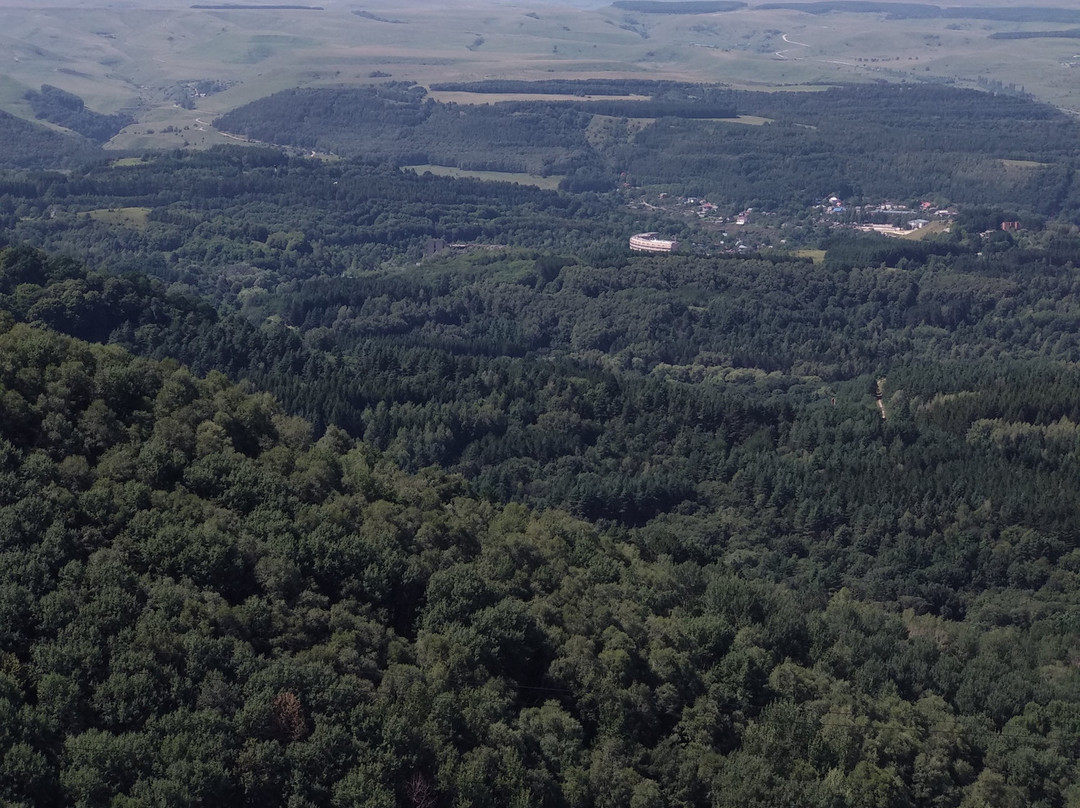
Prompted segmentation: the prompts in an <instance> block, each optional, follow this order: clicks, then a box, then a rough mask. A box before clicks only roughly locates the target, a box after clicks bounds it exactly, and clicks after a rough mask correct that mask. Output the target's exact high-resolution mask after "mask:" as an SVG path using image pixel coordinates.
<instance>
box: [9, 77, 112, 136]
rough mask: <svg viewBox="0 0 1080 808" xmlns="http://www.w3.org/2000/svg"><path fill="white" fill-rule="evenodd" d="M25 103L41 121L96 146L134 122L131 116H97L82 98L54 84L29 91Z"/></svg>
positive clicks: (99, 114)
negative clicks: (62, 128)
mask: <svg viewBox="0 0 1080 808" xmlns="http://www.w3.org/2000/svg"><path fill="white" fill-rule="evenodd" d="M26 100H27V101H29V102H30V106H31V108H32V109H33V110H34V114H35V115H37V117H38V118H43V119H44V120H47V121H49V122H50V123H55V124H56V125H58V126H63V127H64V128H65V129H70V130H71V131H72V132H76V133H78V134H80V135H82V136H83V137H85V138H88V139H89V140H92V141H94V142H95V143H104V142H105V141H107V140H109V139H110V138H111V137H112V136H113V135H115V134H116V133H117V132H119V131H120V130H121V129H123V128H124V127H125V126H127V125H128V124H130V123H132V121H133V119H132V117H131V116H130V115H123V114H117V115H103V114H101V113H100V112H94V111H93V110H92V109H89V108H87V106H86V104H85V103H84V102H83V100H82V99H81V98H80V97H79V96H77V95H75V94H74V93H69V92H67V91H66V90H61V89H60V88H59V87H54V86H52V85H51V84H42V85H41V90H40V92H39V91H37V90H27V92H26Z"/></svg>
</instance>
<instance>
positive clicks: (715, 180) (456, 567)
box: [0, 84, 1080, 808]
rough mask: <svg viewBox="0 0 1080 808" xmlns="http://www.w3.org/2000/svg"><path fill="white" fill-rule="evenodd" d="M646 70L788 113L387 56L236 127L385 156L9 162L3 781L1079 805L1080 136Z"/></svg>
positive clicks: (229, 792) (961, 111)
mask: <svg viewBox="0 0 1080 808" xmlns="http://www.w3.org/2000/svg"><path fill="white" fill-rule="evenodd" d="M642 89H644V88H643V87H642V86H638V87H637V89H636V90H634V93H635V94H636V93H637V92H640V91H641V90H642ZM563 91H566V92H571V93H572V91H571V90H568V89H567V90H563ZM596 91H598V87H595V88H592V89H590V92H596ZM610 94H618V93H617V92H612V93H610ZM649 94H650V95H651V100H650V101H648V102H642V103H645V104H653V105H672V106H673V107H678V106H680V105H683V104H689V105H691V106H693V105H695V104H706V105H708V104H711V105H715V106H717V107H719V106H722V105H730V106H733V107H734V108H735V109H736V110H737V111H738V112H739V113H740V114H752V115H758V116H761V117H764V118H769V119H771V120H772V121H773V122H772V123H767V124H765V125H763V126H747V125H745V124H734V123H725V122H721V121H711V120H701V119H699V118H695V117H694V116H692V115H691V116H688V117H667V118H659V119H657V120H656V121H655V122H653V123H652V124H651V125H649V126H647V127H645V128H643V129H640V131H638V130H633V127H630V126H629V125H628V123H624V122H622V121H621V119H620V118H617V117H612V116H599V117H600V118H603V120H600V124H602V125H598V123H597V116H594V115H593V114H592V113H590V112H588V111H587V110H588V107H585V106H583V102H582V103H579V102H574V103H571V104H566V105H551V104H548V103H546V102H545V103H543V104H539V105H536V106H532V105H530V104H526V103H523V102H514V103H512V104H497V105H491V106H488V107H479V108H455V107H452V106H450V105H442V104H437V103H435V102H433V101H431V100H429V99H428V98H426V96H425V94H424V91H423V90H422V88H417V87H415V86H413V85H409V84H390V85H382V86H381V87H380V88H372V89H370V90H364V91H358V92H357V93H354V94H351V95H350V94H345V93H342V92H338V91H330V92H324V91H303V92H301V91H297V92H295V93H293V94H291V95H283V96H278V97H272V98H271V99H268V100H267V101H266V102H265V104H266V106H259V105H252V106H250V107H248V108H246V109H244V110H240V111H238V112H237V113H236V114H237V115H238V116H239V117H238V118H237V120H244V119H246V120H248V121H249V122H251V124H252V125H253V126H255V125H260V126H261V125H269V124H271V123H272V122H273V118H272V117H271V112H272V114H273V115H278V114H282V115H284V114H285V112H287V111H289V110H292V111H294V112H295V111H302V113H303V114H304V115H309V116H312V117H311V118H310V119H309V120H307V121H305V120H303V119H301V118H299V117H297V118H286V119H283V120H282V122H281V123H280V124H279V130H278V131H277V132H276V133H274V132H267V133H265V136H262V135H260V134H259V133H254V132H253V136H254V137H259V139H267V140H275V141H277V142H285V141H288V140H290V138H294V137H295V138H299V137H301V135H303V132H305V131H307V130H306V129H305V127H308V126H309V124H311V125H312V126H314V123H313V122H315V121H322V122H323V123H326V122H328V121H331V120H332V121H333V125H332V126H329V125H327V126H326V127H325V133H326V137H328V138H341V140H340V141H339V142H340V143H342V144H346V145H347V144H352V145H351V146H349V147H348V148H355V149H356V150H357V153H360V152H361V151H362V153H363V157H362V158H348V159H340V160H336V161H329V162H323V161H320V160H315V159H309V158H301V157H295V156H294V157H290V156H287V155H286V154H284V153H282V152H281V151H279V150H277V149H273V148H261V147H230V148H218V149H214V150H210V151H208V152H204V153H182V152H171V153H163V154H146V155H143V156H141V157H140V158H129V159H126V160H123V161H119V162H109V161H106V160H104V159H103V158H102V157H101V156H100V152H95V151H93V150H91V151H88V152H87V154H88V155H97V156H96V158H95V157H89V159H87V160H86V161H85V162H81V163H75V162H72V163H68V164H67V165H66V166H61V165H59V164H55V165H52V166H49V168H50V169H53V170H42V167H43V165H47V164H42V165H38V164H35V163H34V162H32V160H33V159H37V156H35V153H34V151H33V149H32V148H28V149H27V150H26V151H25V152H24V155H25V157H24V158H21V159H27V160H29V161H30V162H27V163H26V164H25V165H26V168H27V169H29V170H20V171H5V172H4V173H2V174H0V802H2V803H4V804H11V805H18V806H39V805H80V806H98V805H101V806H142V805H170V806H171V805H200V804H218V803H223V802H226V801H231V802H235V803H237V804H243V805H252V806H256V805H258V806H265V805H282V806H290V808H293V807H295V806H343V807H344V806H372V807H373V808H374V807H375V806H380V807H385V808H390V807H391V806H395V808H396V806H402V807H403V808H441V806H447V807H449V806H462V807H464V806H506V805H518V806H525V805H530V806H532V805H542V806H553V807H555V806H566V807H567V808H569V806H575V808H576V807H577V806H580V807H581V808H607V807H608V806H610V807H611V808H617V807H618V808H622V807H623V806H631V807H632V808H654V807H655V808H691V807H694V808H697V806H702V807H704V806H716V807H717V808H720V807H726V806H738V807H739V808H747V806H750V807H759V808H776V806H782V805H806V806H821V808H878V806H881V807H882V808H915V807H916V806H919V807H920V808H921V806H935V807H937V808H982V807H983V806H987V807H989V806H994V807H995V808H997V806H1016V808H1019V806H1037V807H1038V808H1076V806H1078V805H1080V790H1078V787H1077V786H1076V783H1077V782H1080V771H1078V768H1077V766H1078V764H1077V761H1078V760H1080V668H1078V666H1077V662H1078V660H1080V577H1078V576H1080V543H1078V539H1080V534H1078V526H1080V498H1078V497H1077V495H1076V494H1077V491H1078V490H1080V370H1078V368H1077V364H1076V360H1077V356H1080V275H1078V270H1077V267H1078V266H1080V235H1078V230H1077V227H1078V224H1080V220H1078V218H1077V217H1078V211H1077V205H1076V201H1077V197H1076V190H1075V189H1074V172H1075V155H1074V149H1073V147H1072V143H1074V142H1075V136H1076V130H1075V124H1073V123H1072V122H1071V121H1070V120H1069V119H1067V118H1065V117H1063V116H1062V115H1060V114H1059V113H1057V112H1055V111H1054V110H1052V109H1049V108H1047V107H1043V106H1039V105H1036V104H1032V103H1031V102H1029V101H1026V100H1023V99H1018V98H1011V97H1004V96H995V95H991V94H986V93H984V94H980V93H968V92H959V91H956V90H952V89H949V88H938V87H920V86H904V87H876V86H872V87H864V88H837V89H835V90H831V91H828V92H827V93H825V94H810V93H777V94H772V95H768V94H756V93H736V92H733V91H730V90H728V89H726V88H721V87H712V88H695V87H693V86H691V85H677V84H665V85H663V86H658V87H654V88H653V91H652V92H650V93H649ZM815 96H816V97H815ZM943 111H944V114H943ZM244 116H247V117H246V118H244ZM320 116H321V117H320ZM364 116H367V117H368V118H369V119H370V120H368V121H367V122H366V123H365V122H363V121H359V122H358V117H359V118H363V117H364ZM537 116H539V117H542V118H545V123H544V124H543V126H541V127H539V128H537V129H535V130H533V129H532V123H530V121H532V120H533V119H534V118H535V117H537ZM451 118H453V119H454V120H455V121H456V123H455V124H454V127H458V128H456V129H455V128H454V127H448V128H442V127H441V124H439V122H440V121H443V122H447V121H450V120H451ZM513 120H518V122H519V123H520V124H521V128H520V129H516V128H514V126H511V125H509V124H508V125H507V126H506V127H505V130H504V131H501V132H498V133H497V135H492V134H490V132H489V130H492V129H499V128H500V127H502V125H503V122H506V121H513ZM429 121H434V122H435V123H436V124H439V125H437V126H436V125H431V126H429V125H428V122H429ZM2 123H3V120H2V119H0V124H2ZM23 124H25V122H20V126H22V125H23ZM25 126H30V127H32V126H33V125H32V124H25ZM425 126H429V128H427V129H425ZM365 127H366V128H365ZM468 127H475V129H468ZM620 127H622V133H620ZM467 129H468V131H466V130H467ZM632 130H633V131H632ZM12 131H13V132H15V134H16V136H17V137H20V138H24V140H23V141H22V142H26V141H27V136H26V132H28V131H38V129H37V128H34V129H33V130H26V129H24V128H15V129H13V130H12ZM42 131H43V130H42ZM283 133H284V135H283ZM417 133H420V134H417ZM435 133H440V134H439V137H443V136H445V137H446V140H445V142H444V141H442V140H438V139H437V138H436V137H435ZM368 135H370V140H369V142H368V144H369V145H368V148H362V146H361V143H362V138H363V137H366V136H368ZM526 135H528V137H526ZM58 137H59V135H58ZM481 137H486V138H488V139H487V140H483V139H477V138H481ZM425 138H427V140H425ZM64 142H65V143H74V142H75V141H73V140H65V141H64ZM83 142H84V143H87V142H86V141H83ZM328 142H329V141H319V142H318V143H311V144H308V143H301V144H298V145H304V146H305V147H310V148H316V147H318V148H327V147H328V146H327V143H328ZM929 142H933V143H934V144H936V146H935V148H934V149H933V150H931V149H928V148H927V145H926V144H927V143H929ZM418 144H420V145H423V148H424V149H436V148H438V149H442V150H443V151H442V152H440V153H441V154H445V155H447V156H448V157H447V159H448V160H458V161H459V162H464V163H469V162H471V161H474V160H475V161H479V160H480V159H481V158H483V159H485V160H487V161H488V162H487V164H488V165H491V166H496V165H497V166H501V167H506V166H507V165H509V164H511V163H514V162H515V161H518V163H517V164H518V165H520V166H525V165H526V164H528V163H530V161H534V160H539V161H540V164H541V167H542V168H545V167H546V169H547V170H553V169H554V168H556V167H559V166H561V167H562V170H566V171H567V172H568V174H569V176H568V178H567V179H568V181H567V182H566V183H565V184H564V190H562V191H559V192H555V191H543V190H540V189H538V188H533V187H530V186H526V185H517V184H510V183H491V182H480V181H478V180H457V179H450V178H446V177H435V176H431V175H426V176H418V175H416V174H415V173H413V172H410V171H402V170H400V168H399V165H400V164H402V163H405V162H410V161H411V160H413V159H417V160H418V159H419V158H420V157H423V158H425V162H426V161H427V160H430V159H433V152H432V151H425V152H424V153H423V154H417V153H414V151H413V150H414V149H416V148H417V146H418ZM424 144H426V145H424ZM28 145H29V144H28ZM87 148H88V149H89V148H90V147H89V145H87ZM341 151H342V153H343V154H348V153H349V151H348V149H347V148H343V149H341ZM64 154H65V155H67V154H71V155H72V159H73V160H74V157H75V155H76V154H77V152H76V151H72V152H64ZM65 159H67V158H66V157H65ZM61 167H66V168H67V169H68V170H56V169H59V168H61ZM617 183H618V184H619V185H620V186H622V188H621V190H619V191H612V190H610V189H612V188H614V187H615V185H616V184H617ZM582 185H584V186H586V187H589V188H591V189H595V190H587V191H585V192H576V191H574V190H573V189H574V188H575V187H580V186H582ZM637 185H640V186H644V187H642V188H639V187H636V186H637ZM665 188H667V189H671V190H680V191H683V192H686V191H690V190H693V191H694V193H699V194H700V193H701V192H702V191H707V192H708V194H709V197H710V199H715V200H716V201H718V202H719V203H721V204H723V205H727V206H729V210H731V211H734V210H742V209H743V208H744V207H747V206H751V205H752V206H754V207H757V206H759V205H760V206H764V207H766V208H767V209H768V210H769V212H770V213H773V212H779V215H778V216H776V217H774V219H775V221H774V222H773V219H767V221H769V222H771V223H770V224H768V226H767V228H765V227H763V228H762V232H766V231H767V230H769V229H771V232H772V233H773V234H774V235H775V238H774V239H773V240H774V242H775V244H776V247H775V248H772V249H762V250H760V251H745V252H744V253H743V254H736V253H725V252H721V250H720V248H721V247H722V246H723V245H721V244H720V242H719V239H720V238H722V237H724V238H726V237H727V234H726V233H722V232H720V231H719V230H718V229H714V230H708V229H707V226H706V225H705V224H699V223H698V220H697V217H696V216H694V215H693V213H692V212H691V213H689V215H682V214H680V213H678V211H679V210H682V209H683V208H685V206H682V203H681V202H680V203H678V205H676V206H674V207H671V208H669V209H666V210H665V209H662V208H661V207H660V206H657V205H654V206H653V207H651V208H649V207H646V206H645V205H642V204H641V201H642V200H643V199H650V200H653V201H655V202H657V203H659V202H660V201H661V200H660V195H659V191H660V190H661V189H665ZM695 189H699V190H695ZM830 194H840V195H842V196H844V197H845V199H846V200H849V201H850V200H859V199H868V200H869V199H874V198H875V197H877V198H892V199H895V200H901V201H905V202H907V203H909V204H912V203H915V202H917V201H919V200H920V199H922V198H924V195H925V196H929V197H931V198H933V199H935V200H938V201H939V203H941V204H945V203H948V204H950V205H955V206H956V207H957V208H958V212H957V214H956V215H955V216H953V217H951V219H950V226H949V228H948V230H947V231H945V229H944V228H940V230H941V232H938V233H936V234H932V235H928V236H925V237H924V238H922V239H921V240H897V239H888V238H884V237H881V236H877V235H872V234H860V233H856V232H854V231H852V230H848V229H846V228H843V227H840V226H839V225H838V224H836V223H835V221H830V220H828V219H827V218H826V217H825V214H824V213H822V212H821V210H820V208H815V207H814V205H815V204H817V203H818V202H820V201H821V200H822V199H823V198H824V197H827V196H828V195H830ZM629 202H633V203H634V204H635V205H637V208H636V209H631V207H629V206H628V204H627V203H629ZM650 204H651V203H650ZM680 206H682V207H680ZM1002 221H1021V222H1022V223H1023V228H1022V229H1021V230H1019V231H1008V232H1007V231H1004V230H1002V229H1001V227H1000V225H1001V222H1002ZM644 230H664V231H665V232H670V233H672V234H674V235H678V236H679V237H680V239H684V240H685V241H686V242H688V243H697V244H699V245H701V248H700V249H695V250H692V251H690V252H689V253H687V254H676V255H636V254H631V253H629V252H628V250H627V247H626V238H627V236H628V234H630V233H633V232H639V231H644ZM451 243H459V244H464V245H465V246H459V247H454V248H450V247H448V245H449V244H451ZM808 246H809V247H816V248H820V251H821V253H820V254H815V256H816V259H817V260H816V261H815V260H812V259H811V258H810V257H803V256H801V255H800V254H797V253H796V252H795V250H796V249H797V248H799V247H808ZM781 248H782V249H781Z"/></svg>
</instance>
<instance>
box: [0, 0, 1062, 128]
mask: <svg viewBox="0 0 1080 808" xmlns="http://www.w3.org/2000/svg"><path fill="white" fill-rule="evenodd" d="M312 5H316V4H312ZM317 5H320V6H323V7H324V8H323V10H321V11H315V10H282V9H277V10H210V9H193V8H190V7H189V6H188V5H186V4H181V3H164V2H163V3H154V4H146V3H140V4H138V7H136V8H128V9H125V10H124V12H123V13H122V14H117V13H116V10H115V9H113V8H100V7H96V4H95V3H89V2H82V3H76V4H75V7H74V8H72V7H71V4H65V7H63V8H61V7H59V6H53V5H50V4H36V5H35V7H34V10H33V12H32V13H31V12H30V11H29V10H28V9H27V8H26V7H24V6H22V7H20V6H18V5H16V4H14V3H4V4H0V31H3V34H2V35H0V46H2V47H4V48H5V49H6V50H7V51H8V52H10V53H11V55H12V59H11V60H10V61H8V62H7V63H6V65H5V67H4V73H3V74H0V109H5V110H8V111H10V112H12V113H14V114H16V115H23V116H28V115H29V114H31V113H30V111H29V108H28V106H27V105H26V103H25V102H24V101H23V100H22V95H23V93H24V92H25V91H27V90H36V89H38V88H39V87H40V86H41V85H42V84H51V85H55V86H58V87H60V88H62V89H63V90H66V91H68V92H72V93H75V94H76V95H79V96H80V97H82V98H83V99H84V100H85V101H86V105H87V107H88V108H89V109H91V110H93V111H95V112H99V113H102V114H114V113H117V112H121V111H126V112H131V113H133V114H134V115H135V116H136V118H137V123H136V124H134V125H133V126H131V127H128V128H127V129H126V130H125V131H124V132H122V133H121V134H120V135H118V136H117V137H116V138H115V139H114V141H113V143H112V145H113V146H114V147H122V148H123V147H134V148H147V147H154V146H162V147H175V146H180V145H183V144H184V142H185V141H186V142H187V143H188V145H193V146H205V145H212V144H213V143H215V142H222V141H223V140H224V138H223V137H222V136H220V135H218V134H216V133H213V132H210V131H207V130H208V129H209V127H207V126H206V124H205V121H208V120H211V119H212V118H213V117H215V116H217V115H219V114H221V113H223V112H226V111H228V110H230V109H233V108H235V107H237V106H240V105H242V104H244V103H247V102H249V101H252V100H254V99H256V98H260V97H263V96H265V95H269V94H270V93H272V92H275V91H278V90H282V89H286V88H290V87H298V86H327V85H341V84H359V83H370V82H371V81H378V80H381V79H378V78H372V76H373V75H375V76H384V74H389V75H390V77H392V78H394V79H408V80H414V81H419V82H422V83H430V82H433V81H446V80H475V79H481V78H488V77H493V76H498V77H515V78H531V79H537V78H550V77H557V76H565V77H583V76H609V77H620V76H625V77H635V76H647V77H649V78H669V79H677V80H691V81H714V82H715V81H720V82H725V83H728V84H731V85H732V86H734V87H747V88H768V87H778V86H787V85H801V84H811V85H820V84H827V83H831V82H836V81H852V80H854V81H875V80H885V81H918V82H923V81H932V82H947V83H953V84H957V85H959V86H976V84H977V83H978V82H980V81H981V82H982V83H983V84H984V85H986V86H991V87H1001V88H1005V89H1008V88H1010V86H1011V87H1013V88H1015V89H1016V90H1019V89H1020V88H1023V90H1025V91H1026V92H1028V93H1032V94H1034V95H1035V96H1037V97H1039V98H1041V99H1043V100H1046V101H1049V102H1051V103H1053V104H1055V105H1059V106H1063V107H1068V108H1080V90H1078V89H1077V87H1076V83H1075V82H1074V81H1072V73H1071V67H1070V65H1072V64H1073V63H1074V55H1075V53H1074V51H1075V48H1074V47H1073V45H1072V44H1070V40H1069V39H1067V38H1038V39H1025V38H1021V39H991V38H990V36H991V34H996V33H1007V34H1013V33H1017V32H1021V33H1022V32H1030V31H1047V30H1049V29H1054V28H1067V27H1069V25H1068V24H1067V23H1052V22H1051V23H1048V22H1045V21H1038V20H1033V21H1020V22H1017V21H1012V20H996V19H969V18H965V17H963V16H955V17H950V18H949V19H939V18H931V19H923V18H917V17H916V18H904V19H899V18H895V15H889V14H883V13H866V12H859V11H856V10H852V9H853V8H857V6H856V5H852V6H850V7H849V6H838V7H837V8H839V9H840V10H835V11H832V12H830V13H829V14H828V16H827V20H828V24H827V26H826V25H823V24H822V22H823V20H825V19H826V17H825V16H823V15H822V14H814V13H809V11H808V10H803V9H800V8H779V9H777V8H774V9H760V8H757V7H756V6H750V7H747V8H743V9H739V10H736V11H728V12H721V13H714V14H650V13H642V12H639V11H630V10H627V9H620V8H614V7H603V8H593V9H575V8H570V7H566V6H562V5H559V6H551V5H546V4H542V3H536V4H534V5H528V6H525V5H520V4H516V5H513V6H508V5H495V4H492V5H490V6H486V5H470V6H468V7H456V6H451V7H447V8H442V9H440V11H439V13H438V15H434V14H432V13H431V9H430V8H429V7H427V6H424V5H422V4H414V5H408V4H406V5H404V6H402V5H400V4H395V5H393V6H372V7H365V8H356V7H354V6H353V5H352V4H347V3H340V2H337V3H319V4H317ZM808 8H809V7H808ZM357 11H360V12H362V13H356V12H357ZM1044 16H1045V15H1044ZM384 77H385V76H384ZM199 82H214V83H216V86H215V88H214V89H213V91H211V92H203V91H202V90H200V87H199V86H198V83H199ZM203 89H205V86H204V87H203ZM185 99H187V102H185ZM179 102H183V103H179ZM188 102H190V103H188ZM178 103H179V105H178ZM187 106H190V107H192V108H185V107H187ZM151 130H152V131H151Z"/></svg>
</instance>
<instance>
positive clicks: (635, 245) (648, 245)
mask: <svg viewBox="0 0 1080 808" xmlns="http://www.w3.org/2000/svg"><path fill="white" fill-rule="evenodd" d="M630 249H631V250H636V251H638V252H663V253H670V252H675V251H676V250H677V249H679V242H677V241H675V240H674V239H666V238H657V237H656V233H638V234H637V235H636V236H630Z"/></svg>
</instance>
